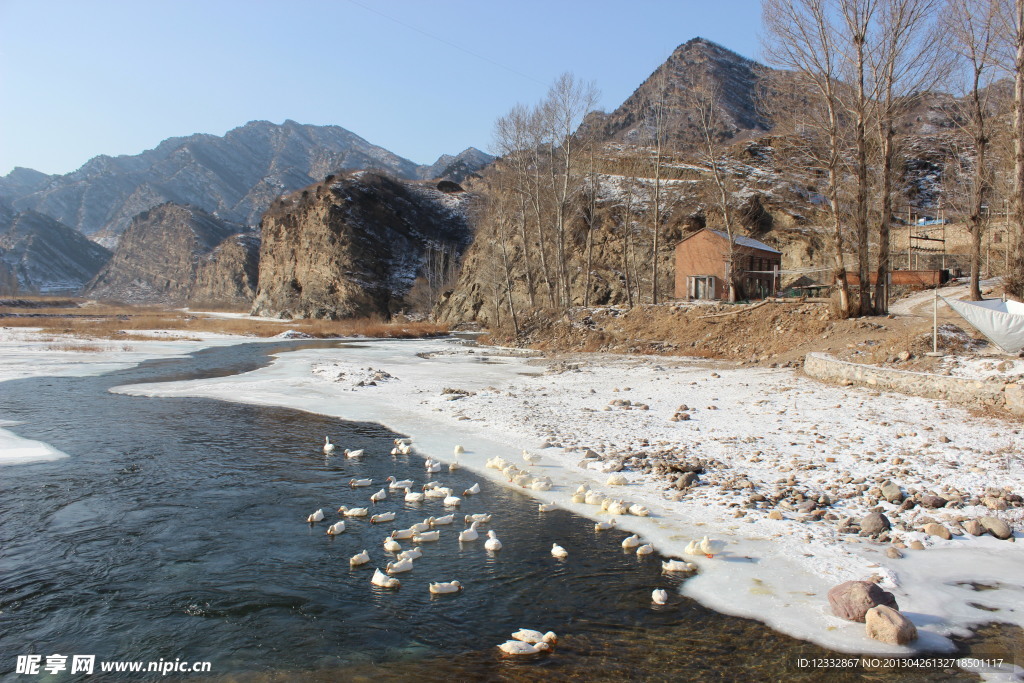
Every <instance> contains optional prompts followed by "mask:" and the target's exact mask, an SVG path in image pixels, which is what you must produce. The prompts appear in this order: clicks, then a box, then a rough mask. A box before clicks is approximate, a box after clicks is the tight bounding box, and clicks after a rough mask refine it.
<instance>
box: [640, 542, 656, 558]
mask: <svg viewBox="0 0 1024 683" xmlns="http://www.w3.org/2000/svg"><path fill="white" fill-rule="evenodd" d="M653 552H654V546H653V545H651V544H650V543H645V544H644V545H641V546H638V547H637V549H636V554H637V555H650V554H651V553H653Z"/></svg>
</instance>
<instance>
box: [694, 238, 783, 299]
mask: <svg viewBox="0 0 1024 683" xmlns="http://www.w3.org/2000/svg"><path fill="white" fill-rule="evenodd" d="M735 239H736V253H735V257H734V263H733V267H734V268H735V269H737V271H739V278H738V285H739V290H740V291H738V292H737V293H736V296H737V297H738V298H741V299H755V298H764V297H766V296H771V295H772V294H774V293H775V290H776V289H777V287H778V282H777V278H776V275H775V271H778V270H780V269H781V268H782V252H781V251H779V250H778V249H773V248H772V247H769V246H768V245H767V244H765V243H763V242H758V241H757V240H755V239H752V238H750V237H739V236H738V237H736V238H735ZM675 257H676V258H675V263H676V280H675V285H676V286H675V295H676V298H677V299H725V298H727V297H728V296H729V280H728V273H727V272H726V271H727V269H728V263H729V236H728V235H727V234H726V233H724V232H722V231H721V230H712V229H710V228H704V229H703V230H699V231H697V232H695V233H693V234H692V235H689V236H687V237H684V238H683V239H682V240H681V241H680V242H679V244H677V245H676V253H675Z"/></svg>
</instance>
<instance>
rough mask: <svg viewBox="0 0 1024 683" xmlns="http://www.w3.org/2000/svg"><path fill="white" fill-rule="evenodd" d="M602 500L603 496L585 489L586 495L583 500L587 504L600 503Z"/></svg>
mask: <svg viewBox="0 0 1024 683" xmlns="http://www.w3.org/2000/svg"><path fill="white" fill-rule="evenodd" d="M603 501H604V496H602V495H601V494H600V493H598V492H597V491H587V494H586V497H584V499H583V502H584V503H586V504H587V505H600V504H601V503H602V502H603Z"/></svg>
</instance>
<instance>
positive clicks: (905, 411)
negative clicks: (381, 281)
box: [118, 341, 1024, 653]
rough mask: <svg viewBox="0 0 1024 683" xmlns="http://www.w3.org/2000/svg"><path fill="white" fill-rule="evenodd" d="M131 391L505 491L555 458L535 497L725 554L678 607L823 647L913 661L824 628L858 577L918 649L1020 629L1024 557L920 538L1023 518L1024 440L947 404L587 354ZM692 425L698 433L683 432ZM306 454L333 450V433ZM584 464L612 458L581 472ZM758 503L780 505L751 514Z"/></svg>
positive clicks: (854, 632) (448, 361) (433, 345)
mask: <svg viewBox="0 0 1024 683" xmlns="http://www.w3.org/2000/svg"><path fill="white" fill-rule="evenodd" d="M445 389H450V390H458V391H448V392H446V391H445ZM118 391H120V392H122V393H126V394H135V395H147V396H199V397H212V398H220V399H223V400H231V401H245V402H248V403H254V404H261V405H277V406H286V407H291V408H297V409H301V410H307V411H311V412H316V413H321V414H327V415H335V416H338V417H341V418H344V419H349V420H368V421H374V422H379V423H382V424H384V425H386V426H388V427H390V428H391V429H394V430H395V431H398V432H402V433H406V434H409V435H411V436H412V437H413V438H414V441H415V446H416V448H417V450H418V452H420V453H422V454H424V455H430V456H435V457H437V458H440V459H442V460H446V461H451V460H453V459H455V456H454V455H452V448H453V446H454V445H455V444H457V443H458V444H462V445H463V446H465V448H466V450H467V452H466V453H465V454H464V455H461V456H459V460H460V461H461V463H462V464H463V465H465V466H467V467H471V468H473V469H475V470H476V471H478V472H480V473H481V476H487V477H489V478H491V479H493V480H496V481H503V479H504V478H503V477H502V476H501V474H500V473H499V472H497V471H496V470H492V469H486V468H485V466H484V464H485V462H486V460H487V459H488V458H491V457H493V456H502V457H504V458H505V459H507V460H510V461H514V462H516V463H519V464H520V465H521V466H525V463H523V461H522V459H521V456H520V452H521V450H522V449H523V448H529V449H533V450H535V451H536V452H539V453H540V454H541V455H542V456H543V460H542V462H541V463H540V465H539V466H537V467H533V468H531V469H532V470H533V471H534V472H537V473H538V474H540V473H543V474H545V475H548V476H550V477H551V478H552V480H553V481H554V483H555V487H554V488H553V489H552V490H551V491H546V492H533V495H535V496H536V497H538V498H540V499H542V500H545V501H553V502H557V503H558V504H560V505H562V506H563V507H565V508H568V509H571V510H573V511H574V512H577V513H580V514H584V515H588V516H591V517H599V516H601V514H600V508H598V507H595V506H590V505H585V504H583V503H573V502H571V495H572V493H573V492H574V491H575V489H576V487H577V486H578V485H579V484H580V483H582V482H588V483H589V484H590V485H591V486H592V487H594V488H596V489H599V490H601V491H603V492H604V493H605V494H606V495H607V496H609V497H612V498H625V499H628V500H629V501H632V502H640V503H643V504H645V505H647V506H648V507H649V508H650V509H651V513H652V515H651V516H650V517H645V518H640V517H632V516H628V517H619V518H618V519H619V526H620V528H621V529H622V530H625V531H632V532H636V533H639V534H641V535H642V536H643V537H644V538H645V539H647V540H650V541H652V542H654V543H655V545H656V546H657V547H658V549H659V550H660V551H661V552H663V553H665V554H669V555H676V556H682V551H683V548H684V546H685V545H686V543H687V542H688V541H689V540H690V539H691V538H694V537H696V538H700V537H701V536H704V535H705V534H707V535H710V536H712V537H718V538H722V539H725V540H727V541H728V542H729V545H728V547H727V550H726V552H725V553H724V554H722V555H721V556H718V557H716V558H714V559H704V558H694V559H695V561H696V562H697V563H698V564H699V565H700V573H699V574H698V575H697V576H695V577H693V578H691V579H690V580H688V581H686V582H685V584H684V590H685V592H686V593H687V594H688V595H690V596H692V597H694V598H696V599H698V600H700V601H701V602H703V603H705V604H707V605H709V606H711V607H713V608H715V609H718V610H720V611H723V612H728V613H731V614H738V615H743V616H750V617H754V618H757V619H759V620H761V621H764V622H766V623H768V624H770V625H772V626H773V627H775V628H777V629H779V630H780V631H783V632H786V633H789V634H791V635H794V636H797V637H800V638H805V639H808V640H812V641H814V642H817V643H819V644H821V645H824V646H826V647H831V648H835V649H838V650H844V651H851V652H865V653H883V652H903V653H907V652H911V651H912V650H911V649H910V648H902V647H895V646H888V645H884V644H882V643H880V642H878V641H874V640H870V639H868V638H867V637H866V636H865V635H864V627H863V625H862V624H855V623H851V622H846V621H843V620H840V619H838V618H836V617H834V616H832V615H831V613H830V610H829V606H828V601H827V599H826V593H827V591H828V589H829V588H831V587H832V586H835V585H836V584H838V583H840V582H842V581H846V580H850V579H868V578H870V577H877V580H879V581H880V583H881V585H882V586H883V587H884V588H886V589H887V590H891V591H892V592H893V593H894V594H895V595H896V597H897V600H898V601H899V605H900V608H901V610H902V611H903V612H904V613H905V614H907V615H908V616H909V617H910V618H911V619H912V620H913V621H914V622H915V623H916V624H917V626H918V628H919V631H920V633H921V639H920V640H919V641H918V643H917V644H916V645H915V649H917V650H921V649H929V650H949V649H951V643H950V642H949V641H948V640H947V639H946V637H945V636H947V635H950V634H954V633H960V632H963V631H964V629H965V628H967V627H968V626H969V625H971V624H975V623H983V622H989V621H993V620H996V621H1005V622H1009V623H1015V624H1019V625H1021V626H1024V610H1022V609H1021V607H1020V605H1021V604H1022V602H1024V601H1022V599H1021V598H1022V593H1024V588H1022V581H1021V573H1020V571H1019V567H1020V566H1024V548H1022V547H1021V546H1020V545H1019V544H1017V543H1011V542H1008V541H1004V540H997V539H996V538H993V537H992V536H988V535H986V536H978V537H974V536H970V535H967V534H964V535H956V536H953V537H952V539H951V540H948V541H947V540H941V539H939V538H936V537H934V536H925V534H924V533H922V532H921V531H919V530H918V529H919V528H920V527H921V526H923V525H924V524H925V521H924V518H925V517H928V518H931V519H934V520H935V521H937V522H942V523H945V524H946V525H947V526H948V527H951V528H952V529H953V530H955V531H958V530H959V526H958V525H959V520H958V519H957V518H958V517H963V518H965V519H974V518H975V517H978V516H982V515H996V516H999V517H1001V518H1002V519H1004V520H1006V521H1008V522H1010V523H1011V524H1013V525H1016V526H1019V524H1020V522H1021V519H1022V516H1024V508H1021V507H1019V506H1017V505H1015V504H1011V505H1010V506H1008V507H1007V509H1004V510H998V511H993V510H989V509H988V508H985V507H981V506H980V505H975V503H976V502H980V501H981V499H982V498H985V499H986V500H987V499H988V498H992V497H994V496H993V495H989V494H994V493H996V491H993V490H990V489H1000V490H1003V493H1005V492H1006V491H1005V489H1006V488H1008V489H1009V490H1010V491H1012V494H1016V493H1017V492H1019V491H1021V490H1022V488H1024V487H1022V483H1024V467H1022V465H1021V462H1020V460H1019V459H1018V458H1019V455H1018V454H1019V453H1020V452H1021V448H1020V446H1021V437H1020V434H1019V430H1014V429H1012V428H1011V427H1010V426H1008V424H1007V423H1004V422H998V421H994V420H987V419H981V418H975V417H971V416H970V415H969V414H968V413H967V412H965V411H962V410H959V409H957V408H954V407H951V406H948V405H945V404H943V403H940V402H937V401H934V400H928V399H919V398H912V397H905V396H897V395H886V394H878V393H877V392H871V391H869V390H866V389H858V388H839V387H832V386H824V385H820V384H817V383H815V382H813V381H811V380H807V379H804V378H801V377H800V376H798V375H796V374H795V373H793V372H792V371H790V370H771V369H766V368H761V369H729V368H717V369H716V368H713V367H709V366H708V365H706V364H702V363H697V362H690V361H685V360H668V359H664V358H656V359H648V358H630V357H621V356H618V357H602V356H591V357H587V358H583V359H573V361H572V362H571V363H565V362H563V363H559V364H554V365H553V366H552V367H550V368H548V370H545V367H544V366H542V365H537V364H530V363H528V362H527V361H526V360H525V359H524V358H521V357H515V356H513V355H504V354H503V352H501V351H500V350H495V349H469V348H465V347H461V346H458V345H453V344H451V343H449V342H443V341H399V342H395V341H388V342H369V343H353V344H351V345H350V346H349V347H347V348H341V349H330V350H324V349H318V350H315V351H313V350H309V351H297V352H291V353H286V354H282V355H280V356H279V357H278V358H277V359H276V360H275V362H274V363H273V364H272V365H271V366H269V367H267V368H263V369H260V370H257V371H255V372H251V373H247V374H244V375H239V376H233V377H222V378H216V379H209V380H202V381H194V382H177V383H167V384H151V385H133V386H126V387H120V388H118ZM627 400H628V403H627V402H626V401H627ZM638 404H640V405H638ZM682 404H685V405H686V408H685V409H681V407H682ZM644 406H646V407H644ZM681 412H685V413H686V414H687V415H688V416H689V418H690V419H682V420H678V421H673V420H672V418H673V417H674V416H676V415H677V414H679V413H681ZM308 438H309V440H310V443H311V444H313V443H320V442H322V438H323V435H322V434H310V435H308ZM339 447H342V448H343V447H344V444H339ZM587 449H592V450H593V451H595V452H596V453H598V454H600V455H602V456H604V457H603V458H601V459H596V460H594V459H591V460H590V463H593V465H589V464H588V466H587V467H586V468H583V467H581V458H583V455H584V453H585V451H586V450H587ZM373 456H374V457H387V456H386V454H384V453H380V454H373ZM628 457H634V458H636V459H635V460H632V461H631V462H632V463H633V464H634V465H635V464H636V463H639V462H648V463H649V462H651V461H654V460H659V459H664V460H671V461H677V459H678V460H687V459H699V460H701V461H702V462H703V463H705V465H706V469H707V471H706V472H705V473H704V474H702V475H701V477H700V485H698V486H695V487H692V488H689V489H685V490H682V491H680V490H678V489H676V488H675V487H674V486H672V485H671V484H670V482H668V481H667V480H666V479H665V478H663V477H661V476H658V475H656V474H655V473H647V474H644V473H642V472H640V471H635V470H632V469H627V470H626V471H625V472H624V474H625V476H626V477H627V479H628V480H629V481H630V483H629V485H627V486H608V485H606V480H607V478H608V473H607V472H605V471H601V469H598V468H607V467H608V466H609V465H614V463H616V462H617V461H618V460H620V459H622V458H628ZM441 478H442V479H443V476H442V477H441ZM886 479H888V480H892V481H893V482H895V483H897V484H899V485H901V486H902V487H904V489H919V490H921V491H934V492H936V493H940V494H945V495H948V496H949V497H950V500H953V499H958V500H960V501H961V506H960V507H955V508H953V507H950V508H940V509H927V510H923V509H920V508H912V509H907V510H900V509H899V506H898V505H894V504H890V503H888V502H886V501H885V499H884V498H881V499H879V497H878V495H877V492H876V491H874V489H875V488H876V487H877V486H878V484H880V483H881V482H882V481H884V480H886ZM780 492H783V493H785V492H790V493H786V495H781V494H780ZM797 494H799V495H798V496H797ZM755 495H760V496H762V497H764V498H769V499H775V500H778V503H777V504H773V505H766V504H764V503H763V502H754V501H755V498H754V496H755ZM794 496H797V500H806V501H808V502H811V501H812V498H813V500H814V501H820V500H824V499H825V497H826V496H827V497H828V500H827V502H824V503H820V505H818V506H811V507H812V508H815V509H814V510H811V509H810V508H804V509H802V510H801V509H799V508H800V507H801V506H800V505H795V504H794V505H790V503H789V501H790V500H791V499H792V498H793V497H794ZM676 498H678V500H676ZM1011 502H1012V501H1011ZM876 508H877V509H879V510H882V511H884V512H885V513H886V514H887V515H889V516H890V517H891V518H892V519H893V521H894V527H895V528H894V529H893V532H892V539H891V540H893V541H896V542H898V543H900V544H901V545H909V544H911V543H912V542H915V541H916V542H920V543H922V544H923V545H924V546H925V549H924V550H918V551H915V550H910V549H905V550H903V551H902V553H903V555H904V557H902V558H893V557H889V556H888V555H887V554H886V550H887V548H888V545H887V544H880V543H876V542H874V541H872V540H871V539H870V538H866V537H862V536H859V535H857V534H856V533H850V526H849V525H850V520H853V521H854V522H855V521H857V520H859V519H860V518H861V517H862V516H863V515H865V514H866V513H867V512H869V511H870V510H873V509H876ZM773 513H774V514H773ZM770 514H772V515H773V516H775V517H781V519H773V518H771V517H769V515H770ZM606 517H607V516H606V515H605V518H606ZM570 550H571V549H570ZM979 585H984V586H985V587H986V588H987V587H992V589H991V590H984V591H980V590H978V586H979Z"/></svg>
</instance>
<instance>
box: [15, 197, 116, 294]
mask: <svg viewBox="0 0 1024 683" xmlns="http://www.w3.org/2000/svg"><path fill="white" fill-rule="evenodd" d="M109 259H110V252H109V251H107V250H106V249H104V248H103V247H102V246H100V245H98V244H96V243H95V242H91V241H90V240H88V239H87V238H86V237H85V236H84V235H82V234H81V233H80V232H78V231H76V230H72V229H71V228H69V227H68V226H66V225H64V224H62V223H60V222H59V221H55V220H54V219H52V218H50V217H49V216H44V215H43V214H41V213H38V212H36V211H16V210H14V208H13V207H11V205H10V204H8V203H6V202H3V201H0V271H2V272H3V273H4V274H5V275H6V277H3V278H0V279H3V280H4V289H5V290H10V291H8V292H6V293H9V294H13V293H15V291H14V290H15V289H17V291H20V292H39V293H43V294H47V293H67V292H76V291H78V290H79V289H80V288H81V287H82V285H84V284H85V283H86V282H88V281H89V280H90V279H91V278H92V277H93V276H94V275H96V273H97V272H98V271H99V270H100V268H102V267H103V265H104V264H105V263H106V262H107V261H108V260H109ZM8 279H16V283H17V284H16V287H15V283H14V282H7V280H8Z"/></svg>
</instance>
